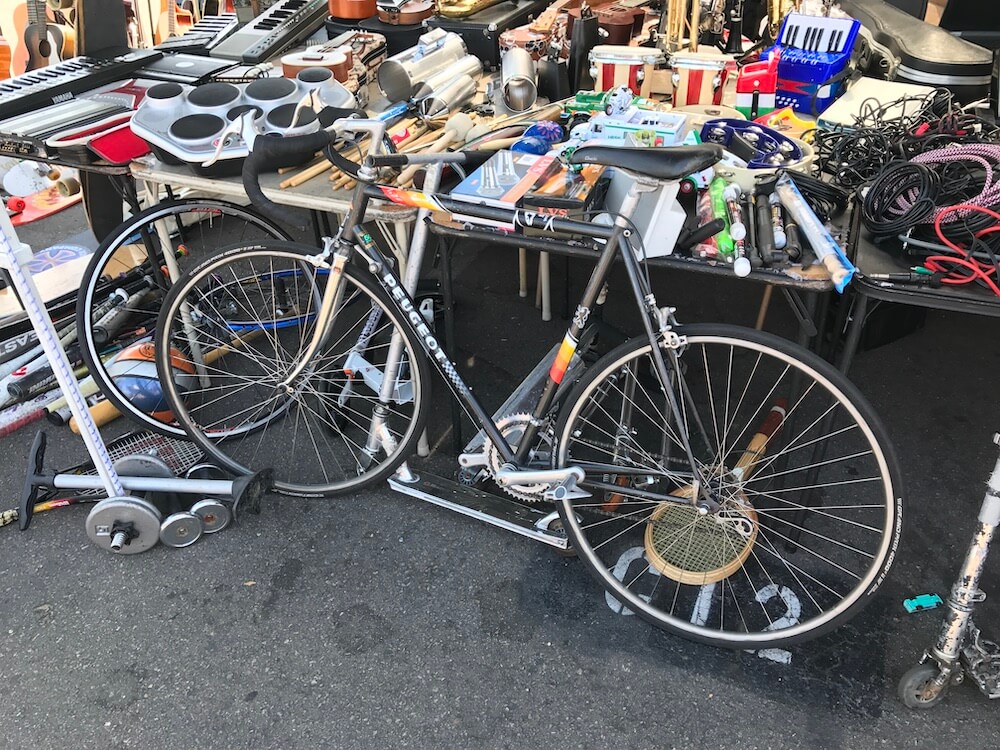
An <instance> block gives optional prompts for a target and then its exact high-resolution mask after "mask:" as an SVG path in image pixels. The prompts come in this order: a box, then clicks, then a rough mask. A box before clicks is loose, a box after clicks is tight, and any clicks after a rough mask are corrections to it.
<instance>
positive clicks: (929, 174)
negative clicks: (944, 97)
mask: <svg viewBox="0 0 1000 750" xmlns="http://www.w3.org/2000/svg"><path fill="white" fill-rule="evenodd" d="M996 206H1000V145H997V144H985V143H982V144H965V145H953V146H949V147H947V148H942V149H935V150H933V151H928V152H925V153H923V154H918V155H916V156H914V157H913V158H912V159H911V160H910V161H908V162H904V161H894V162H890V163H889V164H886V165H885V166H884V167H883V169H882V171H881V172H880V173H879V174H878V176H876V178H875V179H874V180H873V181H872V183H871V185H870V186H869V187H868V190H867V193H866V194H865V198H864V201H863V203H862V214H861V217H862V220H863V221H864V224H865V226H866V227H867V228H868V230H869V231H871V232H872V233H873V234H874V235H875V236H876V238H882V237H889V236H894V235H897V234H900V233H903V232H906V231H908V230H910V229H911V228H913V227H914V226H917V225H920V224H930V223H932V222H934V223H935V226H936V227H939V233H940V234H942V235H944V236H948V237H951V238H953V239H957V240H959V241H967V239H968V235H969V233H970V232H971V233H973V234H975V233H976V232H979V231H981V230H983V229H986V228H987V227H990V226H992V225H993V224H994V221H995V220H994V218H993V216H992V214H991V212H986V213H984V212H981V211H979V210H978V209H980V208H986V209H989V208H993V207H996ZM944 217H947V218H944Z"/></svg>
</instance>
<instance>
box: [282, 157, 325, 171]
mask: <svg viewBox="0 0 1000 750" xmlns="http://www.w3.org/2000/svg"><path fill="white" fill-rule="evenodd" d="M319 158H320V157H319V155H318V154H317V155H316V156H314V157H313V160H312V161H310V162H309V163H308V164H307V165H306V166H308V167H311V166H312V165H313V164H316V163H318V162H319ZM301 166H302V165H301V164H296V165H295V166H292V167H278V174H288V173H289V172H294V171H295V170H296V169H298V168H299V167H301Z"/></svg>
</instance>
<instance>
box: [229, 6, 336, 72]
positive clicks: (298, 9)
mask: <svg viewBox="0 0 1000 750" xmlns="http://www.w3.org/2000/svg"><path fill="white" fill-rule="evenodd" d="M329 12H330V11H329V5H328V2H327V0H278V2H276V3H275V4H274V5H272V6H271V7H270V8H268V9H267V10H266V11H264V12H263V13H262V14H261V15H259V16H258V17H257V18H255V19H254V20H252V21H250V23H248V24H247V25H246V26H244V27H243V28H242V29H240V30H239V31H237V32H236V33H235V34H233V35H232V36H230V37H229V38H227V39H224V40H223V41H222V42H220V43H219V44H218V45H216V46H215V47H214V48H213V49H212V50H211V51H210V52H209V54H210V55H211V56H212V57H222V58H225V59H227V60H241V61H243V62H245V63H259V62H264V61H265V60H267V59H269V58H271V57H274V56H275V55H277V54H280V53H281V52H284V51H285V50H286V49H288V48H289V47H292V46H293V45H295V44H297V43H298V42H300V41H302V40H303V39H306V38H308V37H309V36H311V35H312V34H313V33H314V32H315V31H316V30H317V29H319V27H320V26H322V25H323V21H324V20H325V19H326V17H327V15H328V14H329Z"/></svg>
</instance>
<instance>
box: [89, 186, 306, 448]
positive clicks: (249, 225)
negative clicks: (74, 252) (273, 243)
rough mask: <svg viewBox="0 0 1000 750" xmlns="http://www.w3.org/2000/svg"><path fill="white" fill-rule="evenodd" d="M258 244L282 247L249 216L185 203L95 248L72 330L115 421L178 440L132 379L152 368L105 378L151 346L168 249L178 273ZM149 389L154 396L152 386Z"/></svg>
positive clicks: (231, 207) (144, 218)
mask: <svg viewBox="0 0 1000 750" xmlns="http://www.w3.org/2000/svg"><path fill="white" fill-rule="evenodd" d="M266 239H287V235H286V234H285V232H284V230H283V229H281V228H280V227H278V226H277V225H275V224H273V223H271V222H270V221H268V220H267V219H265V218H263V217H261V216H259V215H258V214H256V213H255V212H254V211H253V210H251V209H248V208H244V207H242V206H238V205H235V204H232V203H227V202H225V201H216V200H204V199H189V200H180V201H173V202H168V203H160V204H157V205H156V206H153V207H151V208H149V209H147V210H145V211H143V212H141V213H139V214H137V215H136V216H134V217H132V218H130V219H128V220H127V221H125V222H124V223H123V224H122V225H121V226H119V227H118V228H117V229H116V230H115V231H114V232H113V233H112V234H111V236H110V237H108V238H107V239H106V240H105V241H104V242H103V243H101V246H100V247H99V248H98V249H97V251H96V252H95V253H94V255H93V257H92V258H91V261H90V264H89V265H88V267H87V270H86V272H85V273H84V277H83V280H82V283H81V287H80V297H79V299H78V300H77V309H76V319H77V329H78V336H79V340H80V344H81V354H82V355H83V359H84V362H85V363H86V364H87V367H88V370H89V372H90V374H91V375H92V377H93V378H94V380H95V381H96V383H97V386H98V388H99V389H100V390H101V392H102V393H104V394H105V396H106V397H107V398H108V400H109V401H110V402H111V403H112V404H113V405H114V406H115V407H116V408H117V409H118V410H119V411H120V412H121V413H123V414H125V415H126V416H128V417H129V418H130V419H132V420H133V421H135V422H137V423H139V424H141V425H142V426H143V427H144V428H146V429H149V430H152V431H154V432H157V433H160V434H163V435H169V436H171V437H183V436H184V430H183V429H182V428H181V427H180V425H178V424H177V423H176V422H175V421H174V419H173V415H172V414H171V413H170V411H169V409H167V408H166V404H165V403H164V402H163V400H162V399H158V398H156V393H154V392H153V391H152V390H149V389H142V388H141V387H140V386H141V384H142V381H141V380H140V379H139V378H137V377H134V376H137V375H138V376H140V377H142V378H146V377H147V376H152V375H153V374H154V373H153V368H154V367H155V363H154V362H153V361H152V360H150V361H148V362H145V361H142V360H135V361H133V362H130V363H129V364H127V365H126V364H125V363H124V362H123V361H119V362H117V364H116V365H115V366H114V368H113V372H111V373H109V371H108V368H109V366H110V363H111V361H112V358H113V357H114V356H115V354H117V353H118V352H119V351H121V350H123V349H126V348H128V347H130V346H132V345H133V344H137V343H141V342H144V341H152V338H153V333H154V331H155V328H156V316H157V313H158V311H159V308H160V306H161V305H162V303H163V298H164V295H165V294H166V292H167V288H168V287H169V276H168V275H167V274H166V266H165V263H164V251H165V250H166V249H167V247H168V245H169V252H170V253H172V254H173V255H174V256H175V258H176V260H177V263H178V265H179V266H180V268H181V270H182V271H183V269H184V268H185V267H190V266H192V265H194V264H195V263H197V262H200V261H201V260H204V259H205V258H206V257H208V256H209V255H210V254H211V253H214V252H215V251H216V249H217V248H218V247H220V246H221V245H224V244H229V243H232V242H235V241H239V242H250V241H257V240H266ZM151 257H152V258H154V259H155V265H156V267H157V268H156V269H154V267H153V264H152V263H151V262H150V258H151ZM157 269H159V270H160V273H156V270H157ZM149 385H150V388H151V389H153V388H155V383H150V384H149ZM150 404H155V406H154V411H153V412H150V411H147V410H145V409H144V407H148V406H149V405H150Z"/></svg>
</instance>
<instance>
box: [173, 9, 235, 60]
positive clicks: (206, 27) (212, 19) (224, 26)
mask: <svg viewBox="0 0 1000 750" xmlns="http://www.w3.org/2000/svg"><path fill="white" fill-rule="evenodd" d="M239 25H240V23H239V20H238V19H237V17H236V14H235V13H222V14H220V15H216V16H202V17H201V20H200V21H198V23H196V24H195V25H194V26H192V27H191V28H190V29H188V30H187V31H185V32H184V33H183V34H182V35H181V36H175V37H171V38H170V39H165V40H164V41H162V42H160V43H159V44H157V45H156V49H158V50H160V51H162V52H187V53H189V54H194V55H204V54H208V51H209V50H210V49H212V48H213V47H214V46H215V45H217V44H218V43H219V42H221V41H222V40H223V39H225V38H226V37H227V36H229V35H230V34H232V33H233V32H234V31H236V29H238V28H239Z"/></svg>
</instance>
